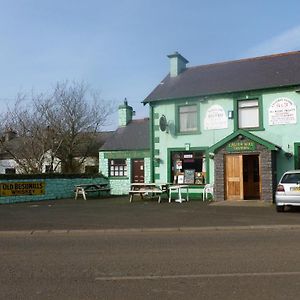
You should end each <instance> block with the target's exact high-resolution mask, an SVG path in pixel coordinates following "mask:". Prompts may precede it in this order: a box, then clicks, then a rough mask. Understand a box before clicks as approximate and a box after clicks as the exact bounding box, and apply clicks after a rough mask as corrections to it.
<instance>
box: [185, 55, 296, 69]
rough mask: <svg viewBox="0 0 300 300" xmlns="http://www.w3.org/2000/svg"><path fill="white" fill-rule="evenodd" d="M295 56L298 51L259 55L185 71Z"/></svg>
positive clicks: (194, 67)
mask: <svg viewBox="0 0 300 300" xmlns="http://www.w3.org/2000/svg"><path fill="white" fill-rule="evenodd" d="M295 54H300V51H290V52H282V53H275V54H268V55H261V56H255V57H247V58H240V59H236V60H228V61H221V62H217V63H209V64H204V65H197V66H192V67H188V68H187V70H189V69H196V68H202V67H210V66H216V65H223V64H224V65H225V64H229V63H239V62H246V61H253V60H262V59H267V58H273V57H280V56H289V55H295Z"/></svg>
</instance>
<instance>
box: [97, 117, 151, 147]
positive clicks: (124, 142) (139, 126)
mask: <svg viewBox="0 0 300 300" xmlns="http://www.w3.org/2000/svg"><path fill="white" fill-rule="evenodd" d="M149 140H150V138H149V118H145V119H139V120H132V121H131V122H130V123H128V124H127V126H126V127H119V128H118V129H117V130H116V131H115V134H114V135H113V136H112V137H111V138H109V139H108V140H107V141H106V142H105V144H104V145H103V146H102V147H101V148H100V151H117V150H146V149H149V148H150V143H149Z"/></svg>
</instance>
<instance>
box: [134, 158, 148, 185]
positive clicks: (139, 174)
mask: <svg viewBox="0 0 300 300" xmlns="http://www.w3.org/2000/svg"><path fill="white" fill-rule="evenodd" d="M144 180H145V179H144V159H133V160H132V180H131V182H133V183H144Z"/></svg>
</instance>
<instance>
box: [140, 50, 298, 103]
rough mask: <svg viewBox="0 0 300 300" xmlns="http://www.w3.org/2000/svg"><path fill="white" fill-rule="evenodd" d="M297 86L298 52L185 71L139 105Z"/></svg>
mask: <svg viewBox="0 0 300 300" xmlns="http://www.w3.org/2000/svg"><path fill="white" fill-rule="evenodd" d="M298 84H300V51H295V52H287V53H282V54H275V55H268V56H261V57H255V58H249V59H241V60H235V61H228V62H222V63H215V64H209V65H201V66H196V67H190V68H187V69H186V70H185V71H183V72H182V73H181V74H179V75H178V76H176V77H170V75H167V76H166V77H165V78H164V79H163V80H162V82H161V83H160V84H159V85H158V86H157V87H156V88H155V89H154V90H153V91H152V92H151V93H150V94H149V96H148V97H146V99H145V100H144V101H143V103H148V102H153V101H159V100H167V99H174V98H175V99H176V98H184V97H197V96H206V95H207V96H208V95H212V94H223V93H230V92H241V91H250V90H258V89H265V88H273V87H283V86H293V85H298Z"/></svg>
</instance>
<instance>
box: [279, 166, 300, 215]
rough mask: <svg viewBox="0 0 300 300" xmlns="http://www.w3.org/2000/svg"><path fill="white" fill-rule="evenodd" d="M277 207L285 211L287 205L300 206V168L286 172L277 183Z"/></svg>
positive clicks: (280, 210)
mask: <svg viewBox="0 0 300 300" xmlns="http://www.w3.org/2000/svg"><path fill="white" fill-rule="evenodd" d="M275 203H276V209H277V211H278V212H283V211H284V207H285V206H300V170H292V171H288V172H285V173H284V174H283V175H282V177H281V179H280V180H279V183H278V185H277V189H276V194H275Z"/></svg>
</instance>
